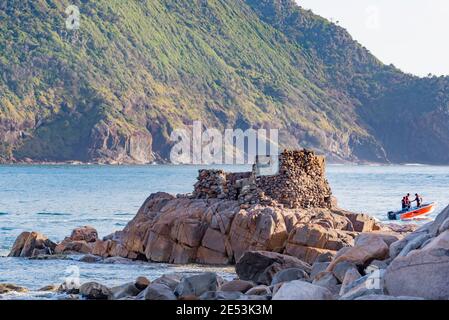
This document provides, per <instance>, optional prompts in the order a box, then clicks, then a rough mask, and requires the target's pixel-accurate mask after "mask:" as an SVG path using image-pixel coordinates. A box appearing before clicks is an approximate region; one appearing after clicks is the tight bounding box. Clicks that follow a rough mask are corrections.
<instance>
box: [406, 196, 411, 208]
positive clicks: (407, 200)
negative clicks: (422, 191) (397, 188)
mask: <svg viewBox="0 0 449 320" xmlns="http://www.w3.org/2000/svg"><path fill="white" fill-rule="evenodd" d="M405 200H406V202H407V209H410V208H411V207H412V203H411V202H410V193H407V196H406V197H405Z"/></svg>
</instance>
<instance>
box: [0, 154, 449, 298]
mask: <svg viewBox="0 0 449 320" xmlns="http://www.w3.org/2000/svg"><path fill="white" fill-rule="evenodd" d="M279 163H280V168H279V173H278V174H277V175H275V176H258V174H257V172H258V170H257V164H256V165H255V167H254V170H253V171H252V172H248V173H226V172H224V171H219V170H218V171H217V170H210V171H209V170H203V171H200V173H199V176H198V182H197V183H196V184H195V187H194V191H193V193H192V194H186V195H177V196H173V195H170V194H167V193H156V194H152V195H151V196H150V197H149V198H148V199H147V200H146V201H145V202H144V204H143V205H142V207H141V208H140V209H139V211H138V213H137V215H136V216H135V217H134V219H132V220H131V221H130V222H129V223H128V225H127V226H126V227H125V228H124V229H123V230H121V231H118V232H115V233H113V234H111V235H108V236H106V237H104V238H101V239H100V238H99V236H98V233H97V231H96V230H95V228H93V227H89V226H84V227H80V228H77V229H75V230H73V231H72V233H71V235H70V236H68V237H66V238H65V239H64V240H63V241H61V242H60V243H54V242H52V241H51V240H50V239H48V238H47V237H46V236H44V235H42V234H40V233H37V232H24V233H22V234H20V235H19V236H18V238H17V239H16V241H15V243H14V245H13V248H12V249H11V252H10V256H11V257H23V258H34V259H36V258H59V257H63V256H65V255H69V254H82V255H83V256H82V257H81V258H80V261H83V262H86V263H89V262H98V261H100V260H102V259H114V258H116V257H117V259H130V260H139V261H151V262H164V263H174V264H189V263H196V264H212V265H235V270H236V274H237V278H236V279H235V280H233V281H225V280H224V279H222V278H220V277H219V276H218V275H216V274H214V273H203V274H198V275H194V276H184V277H181V276H179V275H175V274H167V275H165V276H163V277H162V278H160V279H156V280H153V281H149V280H148V279H146V278H143V277H142V278H139V279H137V280H136V282H135V283H127V284H124V285H123V286H119V287H115V288H108V287H106V286H104V285H102V284H100V283H95V282H89V283H84V284H82V285H81V286H80V287H75V288H74V287H73V286H70V287H67V284H62V285H61V286H50V287H49V289H51V290H58V291H60V292H66V293H68V294H71V295H75V297H76V298H77V297H83V298H86V299H149V300H161V299H163V300H175V299H182V300H191V299H204V300H217V299H218V300H220V299H224V300H248V299H254V300H259V299H260V300H268V299H274V300H285V299H298V300H309V299H312V300H314V299H318V300H321V299H343V300H354V299H374V300H384V299H391V300H395V299H448V298H449V289H448V288H449V283H448V281H449V280H448V278H447V277H446V272H447V271H448V270H449V245H448V243H449V208H447V209H445V210H444V211H443V212H442V213H441V214H440V215H439V216H438V218H437V219H436V220H435V221H434V222H432V223H429V224H427V225H425V226H423V227H421V228H419V229H418V230H416V227H415V226H413V225H394V224H392V225H383V224H381V223H379V222H377V221H376V220H374V219H373V218H371V217H369V216H367V215H363V214H356V213H352V212H348V211H345V210H343V209H340V208H338V206H337V202H336V199H334V198H333V197H332V192H331V189H330V186H329V184H328V182H327V180H326V178H325V163H324V159H323V158H322V157H319V156H316V155H315V154H314V153H313V152H310V151H307V150H302V151H285V152H283V153H282V154H281V156H280V158H279ZM8 288H9V289H8ZM11 288H14V286H12V285H6V284H4V285H0V290H3V289H4V290H3V291H0V294H1V292H8V291H7V290H9V291H11V290H13V289H11Z"/></svg>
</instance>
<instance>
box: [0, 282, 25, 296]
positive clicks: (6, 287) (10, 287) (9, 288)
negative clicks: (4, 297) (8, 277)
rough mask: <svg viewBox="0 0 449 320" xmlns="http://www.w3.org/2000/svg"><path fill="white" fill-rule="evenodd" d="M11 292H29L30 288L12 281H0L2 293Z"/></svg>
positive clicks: (0, 291)
mask: <svg viewBox="0 0 449 320" xmlns="http://www.w3.org/2000/svg"><path fill="white" fill-rule="evenodd" d="M10 292H28V289H27V288H24V287H20V286H16V285H15V284H11V283H0V294H5V293H10Z"/></svg>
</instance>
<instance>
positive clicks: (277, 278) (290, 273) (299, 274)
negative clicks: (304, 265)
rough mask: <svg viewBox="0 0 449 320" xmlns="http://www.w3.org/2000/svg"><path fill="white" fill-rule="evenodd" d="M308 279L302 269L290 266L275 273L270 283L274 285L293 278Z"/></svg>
mask: <svg viewBox="0 0 449 320" xmlns="http://www.w3.org/2000/svg"><path fill="white" fill-rule="evenodd" d="M308 279H309V275H308V274H307V272H305V271H304V270H303V269H299V268H290V269H284V270H281V271H279V272H278V273H276V274H275V275H274V277H273V280H272V281H271V285H272V286H273V285H275V284H278V283H282V282H289V281H293V280H305V281H307V280H308Z"/></svg>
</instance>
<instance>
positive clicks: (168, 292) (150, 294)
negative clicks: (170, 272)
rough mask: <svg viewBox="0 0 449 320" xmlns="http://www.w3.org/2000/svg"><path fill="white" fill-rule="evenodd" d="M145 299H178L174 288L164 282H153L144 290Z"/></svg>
mask: <svg viewBox="0 0 449 320" xmlns="http://www.w3.org/2000/svg"><path fill="white" fill-rule="evenodd" d="M143 297H144V299H145V300H176V296H175V294H174V293H173V291H172V289H170V288H169V287H168V286H166V285H164V284H162V283H151V284H150V285H149V286H148V287H147V288H146V289H145V291H143Z"/></svg>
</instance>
